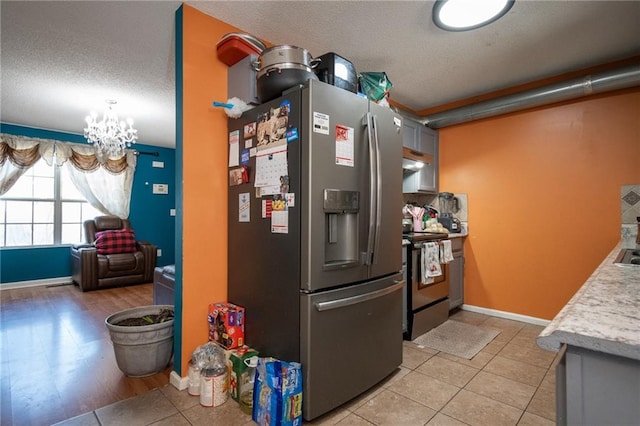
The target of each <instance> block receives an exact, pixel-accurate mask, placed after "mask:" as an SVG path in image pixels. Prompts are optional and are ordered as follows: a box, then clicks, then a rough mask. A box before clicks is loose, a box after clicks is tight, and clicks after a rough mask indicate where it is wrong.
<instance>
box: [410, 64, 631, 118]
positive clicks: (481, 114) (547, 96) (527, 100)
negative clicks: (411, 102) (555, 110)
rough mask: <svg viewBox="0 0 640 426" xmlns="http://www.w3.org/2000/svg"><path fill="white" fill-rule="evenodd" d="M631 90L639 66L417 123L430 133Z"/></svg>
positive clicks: (555, 84)
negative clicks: (522, 111) (606, 93)
mask: <svg viewBox="0 0 640 426" xmlns="http://www.w3.org/2000/svg"><path fill="white" fill-rule="evenodd" d="M634 86H640V64H634V65H629V66H625V67H621V68H617V69H614V70H609V71H604V72H599V73H594V74H591V75H586V76H584V77H578V78H574V79H569V80H566V81H562V82H559V83H554V84H550V85H547V86H542V87H538V88H535V89H531V90H526V91H523V92H520V93H515V94H512V95H507V96H502V97H499V98H495V99H490V100H488V101H483V102H478V103H475V104H471V105H466V106H463V107H459V108H453V109H450V110H447V111H442V112H439V113H436V114H432V115H428V116H426V117H421V118H420V119H419V121H420V122H421V123H422V124H425V125H426V126H428V127H430V128H432V129H439V128H442V127H446V126H452V125H454V124H460V123H465V122H468V121H473V120H479V119H482V118H488V117H494V116H496V115H501V114H508V113H510V112H516V111H521V110H523V109H527V108H533V107H538V106H542V105H549V104H552V103H555V102H562V101H567V100H571V99H576V98H579V97H583V96H588V95H593V94H598V93H605V92H609V91H613V90H619V89H626V88H629V87H634Z"/></svg>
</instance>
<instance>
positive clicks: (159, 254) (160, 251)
mask: <svg viewBox="0 0 640 426" xmlns="http://www.w3.org/2000/svg"><path fill="white" fill-rule="evenodd" d="M157 250H158V257H160V256H162V249H157Z"/></svg>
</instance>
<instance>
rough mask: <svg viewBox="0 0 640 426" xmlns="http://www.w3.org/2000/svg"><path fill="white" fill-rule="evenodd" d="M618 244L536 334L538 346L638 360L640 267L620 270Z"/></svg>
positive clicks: (619, 247)
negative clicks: (569, 347)
mask: <svg viewBox="0 0 640 426" xmlns="http://www.w3.org/2000/svg"><path fill="white" fill-rule="evenodd" d="M622 248H623V244H622V243H619V244H618V245H617V246H616V247H615V248H614V249H613V250H612V251H611V253H609V255H608V256H607V257H606V258H605V259H604V261H603V262H602V263H601V264H600V266H598V268H597V269H596V270H595V271H594V272H593V274H591V276H590V277H589V278H588V279H587V281H586V282H585V283H584V285H583V286H582V287H581V288H580V289H579V290H578V292H577V293H576V294H575V295H574V296H573V297H572V298H571V300H569V302H568V303H567V304H566V305H565V306H564V308H562V310H561V311H560V312H559V313H558V315H556V317H555V318H554V319H553V321H551V323H550V324H549V325H548V326H547V327H546V328H545V329H544V330H543V331H542V333H540V335H539V336H538V339H537V343H538V346H540V347H541V348H543V349H547V350H550V351H558V350H559V349H560V347H561V346H562V344H564V343H566V344H567V345H570V346H577V347H581V348H585V349H590V350H593V351H598V352H602V353H606V354H612V355H618V356H622V357H626V358H631V359H635V360H640V267H620V266H616V265H614V263H613V262H614V259H615V258H616V256H617V255H618V253H619V252H620V250H621V249H622Z"/></svg>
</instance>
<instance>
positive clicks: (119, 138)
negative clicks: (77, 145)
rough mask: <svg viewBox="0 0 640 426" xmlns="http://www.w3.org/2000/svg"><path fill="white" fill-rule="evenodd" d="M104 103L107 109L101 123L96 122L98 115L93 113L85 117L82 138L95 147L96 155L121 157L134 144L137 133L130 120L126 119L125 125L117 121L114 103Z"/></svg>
mask: <svg viewBox="0 0 640 426" xmlns="http://www.w3.org/2000/svg"><path fill="white" fill-rule="evenodd" d="M106 103H107V109H106V110H105V111H104V114H103V116H102V120H101V121H97V117H98V115H97V114H96V113H95V112H92V113H91V114H90V115H88V116H87V118H86V121H87V127H85V129H84V137H85V138H87V142H88V143H90V144H93V145H94V146H95V148H96V153H97V154H98V155H103V156H108V157H121V156H122V155H124V150H125V148H129V147H130V146H131V144H133V143H136V139H138V131H137V130H136V129H134V128H133V127H132V126H133V120H132V119H130V118H129V119H127V122H126V123H125V122H124V121H118V116H117V115H116V113H115V112H113V105H115V104H116V103H117V102H116V101H113V100H107V101H106ZM127 124H128V125H129V127H127Z"/></svg>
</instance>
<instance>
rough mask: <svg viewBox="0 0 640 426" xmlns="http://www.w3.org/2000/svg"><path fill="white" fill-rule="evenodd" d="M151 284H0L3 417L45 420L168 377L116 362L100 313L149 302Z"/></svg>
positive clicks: (6, 420) (16, 421) (23, 424)
mask: <svg viewBox="0 0 640 426" xmlns="http://www.w3.org/2000/svg"><path fill="white" fill-rule="evenodd" d="M152 291H153V289H152V284H142V285H136V286H130V287H121V288H115V289H105V290H97V291H92V292H86V293H83V292H82V291H80V289H79V288H78V287H77V286H72V285H65V286H52V287H45V286H41V287H29V288H22V289H11V290H2V291H0V374H1V379H0V388H1V390H0V398H1V401H0V402H1V404H0V423H1V424H2V425H3V426H5V425H6V426H11V425H16V426H18V425H19V426H27V425H50V424H53V423H56V422H59V421H61V420H64V419H68V418H70V417H74V416H77V415H80V414H83V413H87V412H90V411H93V410H95V409H98V408H100V407H103V406H106V405H109V404H113V403H114V402H117V401H121V400H125V399H127V398H130V397H133V396H136V395H140V394H144V393H146V392H148V391H150V390H152V389H156V388H159V387H163V386H165V385H166V384H167V383H168V382H169V374H170V372H171V367H169V368H167V369H166V370H165V371H163V372H162V373H160V374H155V375H153V376H149V377H144V378H135V379H134V378H129V377H126V376H125V375H124V374H123V373H122V372H121V371H120V370H119V369H118V366H117V365H116V361H115V357H114V354H113V346H112V344H111V340H110V338H109V332H108V331H107V329H106V327H105V325H104V320H105V318H106V317H107V316H109V315H110V314H112V313H114V312H117V311H120V310H123V309H127V308H130V307H134V306H142V305H151V304H153V295H152Z"/></svg>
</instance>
